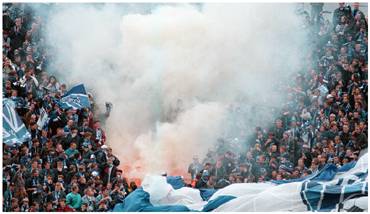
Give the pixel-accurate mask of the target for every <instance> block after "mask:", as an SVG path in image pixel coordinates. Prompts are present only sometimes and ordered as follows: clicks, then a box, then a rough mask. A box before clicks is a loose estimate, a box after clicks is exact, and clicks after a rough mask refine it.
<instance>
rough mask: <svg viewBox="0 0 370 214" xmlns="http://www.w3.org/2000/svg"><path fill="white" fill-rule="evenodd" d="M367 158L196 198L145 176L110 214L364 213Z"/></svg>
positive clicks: (196, 191) (192, 191) (194, 193)
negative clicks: (199, 213) (169, 213)
mask: <svg viewBox="0 0 370 214" xmlns="http://www.w3.org/2000/svg"><path fill="white" fill-rule="evenodd" d="M367 159H368V156H367V153H366V154H364V155H363V156H361V158H360V159H359V160H358V161H357V162H356V164H354V163H350V164H348V165H345V166H343V167H341V168H339V169H338V168H336V167H335V166H334V165H332V164H327V165H326V167H324V168H323V169H322V170H321V171H319V172H317V173H315V174H314V175H311V176H307V177H306V178H302V179H299V180H288V181H285V182H280V183H278V182H265V183H237V184H232V185H229V186H226V187H224V188H222V189H219V190H217V191H216V190H213V192H211V194H210V197H202V194H204V190H199V189H194V188H190V187H181V188H174V185H173V182H169V181H171V180H172V179H166V178H165V177H162V176H146V177H145V178H144V180H143V183H142V186H141V187H140V188H138V189H137V190H135V191H134V192H132V193H130V194H129V195H128V196H127V198H125V200H124V201H123V203H120V204H117V205H116V206H115V207H114V209H113V211H116V212H122V211H126V212H138V211H146V212H150V211H162V212H165V211H172V212H176V211H203V212H208V211H215V212H273V211H279V212H289V211H292V212H305V211H337V212H338V211H349V210H355V211H367V209H368V208H367V203H365V202H364V201H365V199H367V196H368V180H367V173H368V160H367ZM176 186H177V185H176ZM211 191H212V190H211ZM354 199H356V200H354Z"/></svg>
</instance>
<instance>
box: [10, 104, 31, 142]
mask: <svg viewBox="0 0 370 214" xmlns="http://www.w3.org/2000/svg"><path fill="white" fill-rule="evenodd" d="M15 105H16V104H15V103H14V102H13V101H12V100H10V99H4V100H3V143H5V144H7V145H10V146H11V145H15V144H22V143H23V142H26V141H28V140H30V139H31V135H30V133H29V132H28V130H27V128H26V126H25V125H24V123H23V121H22V120H21V118H20V117H19V116H18V114H17V112H16V111H15Z"/></svg>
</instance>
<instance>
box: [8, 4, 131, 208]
mask: <svg viewBox="0 0 370 214" xmlns="http://www.w3.org/2000/svg"><path fill="white" fill-rule="evenodd" d="M43 21H44V20H43V19H42V17H40V16H38V15H37V14H34V13H33V10H32V9H31V8H29V7H28V5H27V4H4V11H3V98H8V99H11V100H12V101H14V102H15V104H16V111H17V113H18V115H19V116H20V117H21V118H22V120H23V122H24V124H25V126H26V127H27V129H28V130H29V132H30V134H31V140H30V141H29V142H25V143H23V144H22V145H7V144H3V210H4V211H21V212H27V211H49V212H51V211H107V210H110V209H112V207H113V206H114V205H115V204H116V203H117V202H120V201H122V200H123V198H124V197H125V196H126V195H127V194H129V193H130V192H132V191H133V190H135V189H136V184H135V183H134V182H131V183H130V184H129V183H128V182H127V180H126V179H125V178H124V177H122V170H120V169H118V168H117V167H118V165H119V164H120V161H119V160H118V158H117V157H116V156H114V155H113V153H112V149H111V148H110V147H108V146H107V145H104V144H105V133H104V131H103V130H102V128H101V124H100V122H99V121H98V120H96V119H95V117H94V111H93V110H94V106H93V105H92V107H91V109H88V108H85V109H81V110H76V109H72V108H70V109H62V108H60V106H59V105H58V102H57V101H58V100H60V98H61V96H63V95H64V94H65V93H66V92H67V91H68V90H67V87H66V84H63V83H60V82H59V81H58V79H57V78H56V77H55V76H52V75H51V74H50V73H48V71H47V70H46V68H47V65H48V62H49V60H50V56H49V53H48V51H47V47H45V46H44V45H45V44H44V38H43V32H42V31H43V25H42V22H43ZM89 98H90V101H91V102H90V103H91V104H93V97H92V96H91V95H89ZM42 108H43V109H45V110H46V112H47V113H48V115H49V122H48V123H47V125H45V126H44V127H40V126H38V123H37V121H38V119H39V117H40V113H41V109H42Z"/></svg>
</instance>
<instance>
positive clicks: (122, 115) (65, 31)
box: [45, 4, 304, 177]
mask: <svg viewBox="0 0 370 214" xmlns="http://www.w3.org/2000/svg"><path fill="white" fill-rule="evenodd" d="M277 6H278V8H277ZM140 7H141V6H140V5H136V6H135V8H136V9H132V10H130V9H126V10H124V11H123V10H121V9H122V7H118V8H117V7H114V5H111V4H107V5H103V6H101V7H94V6H91V5H78V4H77V5H68V7H67V6H60V7H59V8H58V9H56V10H55V11H54V12H53V13H51V15H50V17H49V18H48V21H47V23H46V24H47V28H46V30H45V33H46V34H47V41H48V45H50V46H51V47H52V51H51V52H52V53H53V55H54V59H55V62H54V63H53V64H51V65H50V68H49V69H50V70H51V72H55V73H58V76H59V77H61V78H63V79H65V80H66V81H67V82H69V83H70V84H71V85H73V84H76V83H80V82H83V83H84V84H85V85H86V87H87V88H88V89H89V90H92V91H93V92H94V96H95V102H96V105H98V106H99V107H102V106H103V105H104V102H105V101H110V102H112V103H113V105H114V108H113V111H112V113H111V116H110V117H109V118H108V119H107V121H106V123H105V130H106V132H107V137H108V138H107V142H108V144H109V145H110V146H111V147H112V148H113V151H114V153H115V154H117V155H118V156H119V157H120V159H121V161H122V162H123V165H127V166H128V165H129V166H130V167H131V169H130V173H131V174H130V175H131V176H134V177H142V176H143V175H144V174H145V173H159V172H162V171H167V172H168V173H177V174H183V175H185V173H184V172H183V170H184V169H186V167H187V165H188V164H189V162H190V161H191V158H192V156H193V155H199V156H204V155H205V154H206V153H207V151H208V149H210V148H212V146H213V145H214V144H215V143H216V142H217V139H218V138H220V137H230V136H232V137H240V135H241V134H240V133H239V132H237V134H235V133H233V131H235V130H238V128H237V127H236V126H238V125H236V124H237V123H238V122H237V121H238V119H237V118H238V117H239V116H240V117H241V116H243V118H244V119H245V118H247V124H244V125H240V126H242V128H243V135H246V136H247V135H248V134H249V132H250V129H252V131H253V129H254V127H256V126H258V125H262V124H264V123H267V122H268V121H270V120H271V119H272V115H270V116H269V114H268V112H266V110H265V109H264V107H266V106H267V107H268V108H272V107H274V108H277V109H279V108H280V107H281V103H282V102H283V100H284V99H285V96H284V94H283V93H280V92H279V90H278V89H277V87H276V85H277V83H279V82H284V81H286V80H287V76H289V75H290V74H292V73H293V72H296V71H297V70H298V69H299V61H300V60H301V55H300V53H301V50H302V49H301V48H302V45H304V44H303V41H304V37H303V34H302V32H300V28H299V27H300V26H299V24H300V23H299V19H296V18H295V16H296V15H295V13H294V4H279V5H277V4H274V5H273V4H226V5H224V4H205V5H203V6H202V9H199V8H197V7H195V6H194V5H183V4H181V5H177V4H173V5H160V6H156V7H150V8H149V9H148V6H147V5H143V6H142V7H143V8H142V11H146V12H142V11H141V10H140ZM144 7H145V8H144ZM131 8H132V7H131ZM147 10H149V11H150V12H148V11H147ZM262 92H263V93H262ZM240 101H243V103H244V104H243V105H245V103H246V104H247V105H246V106H241V111H243V113H237V114H236V115H234V116H230V113H229V110H230V106H231V105H232V106H238V105H239V103H240ZM251 107H254V108H251ZM262 115H264V116H263V117H262ZM240 126H239V129H240V128H241V127H240Z"/></svg>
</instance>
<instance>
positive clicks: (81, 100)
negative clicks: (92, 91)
mask: <svg viewBox="0 0 370 214" xmlns="http://www.w3.org/2000/svg"><path fill="white" fill-rule="evenodd" d="M59 106H60V107H61V108H62V109H67V108H74V109H82V108H90V101H89V97H88V96H87V94H86V90H85V87H84V85H83V84H79V85H76V86H75V87H73V88H71V90H69V91H68V92H67V93H66V94H65V95H64V96H63V97H62V98H61V99H60V100H59Z"/></svg>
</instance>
